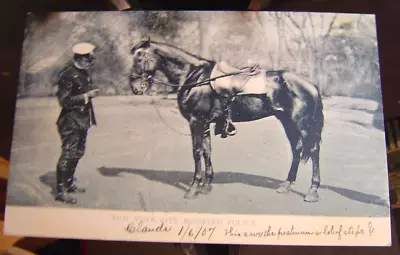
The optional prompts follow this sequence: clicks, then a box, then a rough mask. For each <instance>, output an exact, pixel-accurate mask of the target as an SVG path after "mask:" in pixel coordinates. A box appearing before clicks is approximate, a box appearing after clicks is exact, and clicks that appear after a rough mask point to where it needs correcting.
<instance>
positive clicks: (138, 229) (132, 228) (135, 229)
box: [125, 221, 172, 234]
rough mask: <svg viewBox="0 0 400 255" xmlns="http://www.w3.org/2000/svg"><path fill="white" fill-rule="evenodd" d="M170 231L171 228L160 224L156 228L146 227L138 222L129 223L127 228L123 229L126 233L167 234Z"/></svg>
mask: <svg viewBox="0 0 400 255" xmlns="http://www.w3.org/2000/svg"><path fill="white" fill-rule="evenodd" d="M171 230H172V227H171V226H169V225H167V224H165V223H164V222H161V223H160V224H158V225H156V226H148V225H145V224H144V223H143V221H140V222H138V223H133V222H132V223H129V224H128V226H127V227H126V228H125V231H127V232H128V233H131V234H132V233H168V232H170V231H171Z"/></svg>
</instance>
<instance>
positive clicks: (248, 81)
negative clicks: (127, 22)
mask: <svg viewBox="0 0 400 255" xmlns="http://www.w3.org/2000/svg"><path fill="white" fill-rule="evenodd" d="M131 54H132V55H133V66H132V74H131V79H132V80H131V88H132V90H133V93H134V94H145V93H146V91H148V89H149V88H150V87H151V86H152V84H153V83H154V82H157V80H156V79H155V78H154V74H155V72H156V71H159V72H162V73H163V74H164V75H165V76H166V77H167V79H168V82H162V81H158V82H160V83H162V84H165V85H170V86H175V87H177V100H178V105H179V110H180V112H181V114H182V115H183V117H184V118H185V119H186V120H187V121H188V122H189V125H190V131H191V137H192V145H193V148H192V149H193V158H194V163H195V171H194V176H193V181H192V184H191V186H190V188H189V189H188V191H187V192H186V194H185V198H195V197H196V196H197V195H198V194H199V193H205V194H207V193H208V192H210V191H211V183H212V180H213V176H214V171H213V166H212V162H211V138H210V124H211V123H216V126H217V125H218V124H219V123H220V122H221V118H223V117H222V116H223V109H222V108H221V105H223V103H222V102H223V100H225V98H226V95H227V94H231V96H232V97H233V98H234V100H233V101H232V102H231V118H232V121H233V122H248V121H254V120H259V119H263V118H267V117H270V116H275V117H276V118H277V119H278V120H280V122H281V123H282V126H283V128H284V130H285V133H286V135H287V138H288V140H289V142H290V145H291V150H292V155H293V157H292V162H291V166H290V170H289V174H288V177H287V180H286V181H285V182H283V183H282V184H281V185H280V187H279V188H278V190H277V191H278V192H279V193H286V192H290V191H291V185H292V184H293V183H294V181H295V180H296V175H297V171H298V166H299V163H300V162H301V161H303V162H304V163H305V162H307V161H308V160H309V159H310V158H311V160H312V178H311V187H310V189H309V190H308V193H307V194H306V196H305V197H304V200H305V201H308V202H316V201H318V198H319V196H318V188H319V186H320V167H319V154H320V143H321V132H322V129H323V124H324V116H323V105H322V100H321V95H320V92H319V90H318V88H317V87H316V86H315V85H314V84H311V83H310V82H309V81H307V80H306V79H304V78H303V77H301V76H299V75H297V74H295V73H293V72H290V71H287V70H282V71H267V70H263V69H260V68H257V67H254V68H247V69H246V68H244V69H237V68H234V67H230V66H228V65H227V64H221V63H216V62H214V61H210V60H206V59H203V58H200V57H197V56H195V55H192V54H190V53H187V52H185V51H183V50H181V49H179V48H176V47H174V46H171V45H168V44H166V43H160V42H154V41H151V40H150V38H149V39H147V40H142V41H141V42H140V43H138V44H136V45H135V46H134V47H133V48H132V49H131ZM250 69H252V70H250ZM246 70H247V71H246ZM254 70H258V72H256V73H254ZM135 79H141V82H140V84H138V83H134V82H133V80H135ZM219 81H221V82H219ZM224 81H225V82H224ZM246 86H247V87H246ZM224 91H225V92H224ZM226 91H227V92H226ZM273 100H275V102H276V103H277V104H278V105H280V107H281V110H280V111H278V110H275V109H274V108H273V107H272V105H273ZM202 159H204V162H205V173H204V178H203V177H202V164H201V160H202Z"/></svg>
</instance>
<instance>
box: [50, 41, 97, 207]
mask: <svg viewBox="0 0 400 255" xmlns="http://www.w3.org/2000/svg"><path fill="white" fill-rule="evenodd" d="M94 50H95V46H94V45H93V44H91V43H79V44H77V45H75V46H74V47H73V48H72V52H73V53H74V56H73V60H72V64H71V65H70V66H68V67H67V68H66V69H65V70H64V71H62V72H61V74H60V76H59V79H58V93H57V97H58V101H59V103H60V106H61V108H62V109H61V113H60V115H59V118H58V120H57V127H58V133H59V135H60V137H61V142H62V146H61V148H62V152H61V156H60V158H59V160H58V163H57V172H56V175H57V195H56V198H55V199H56V200H57V201H61V202H63V203H69V204H75V203H76V199H75V198H73V197H71V195H70V193H74V192H80V193H83V192H85V189H84V188H81V187H78V186H77V185H76V183H75V180H76V179H75V178H74V174H75V170H76V167H77V165H78V162H79V160H80V159H81V158H82V156H83V155H84V153H85V147H86V136H87V132H88V130H89V128H90V127H91V126H92V125H96V119H95V115H94V110H93V104H92V98H94V97H96V96H97V94H98V91H99V90H97V89H92V88H91V84H92V79H91V76H90V73H89V69H90V67H91V66H92V65H93V64H94V60H95V55H94Z"/></svg>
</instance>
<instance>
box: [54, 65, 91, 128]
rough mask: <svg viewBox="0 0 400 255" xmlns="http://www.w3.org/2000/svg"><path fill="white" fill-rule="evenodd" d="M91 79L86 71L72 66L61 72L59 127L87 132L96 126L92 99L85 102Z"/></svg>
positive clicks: (59, 80)
mask: <svg viewBox="0 0 400 255" xmlns="http://www.w3.org/2000/svg"><path fill="white" fill-rule="evenodd" d="M91 83H92V81H91V77H90V75H89V73H88V72H87V71H86V70H81V69H79V68H77V67H75V65H71V66H69V67H68V68H66V69H65V70H64V71H63V72H61V74H60V76H59V79H58V93H57V96H58V101H59V103H60V105H61V107H62V110H61V113H60V115H59V117H58V120H57V125H58V126H74V127H76V128H79V129H84V130H87V129H89V127H90V126H91V125H96V119H95V116H94V110H93V104H92V102H91V99H90V98H88V100H87V101H85V96H84V94H85V93H87V92H89V91H90V90H91V89H92V88H91Z"/></svg>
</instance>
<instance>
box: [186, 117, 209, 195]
mask: <svg viewBox="0 0 400 255" xmlns="http://www.w3.org/2000/svg"><path fill="white" fill-rule="evenodd" d="M204 129H205V122H204V121H201V120H198V119H196V118H192V119H191V120H190V131H191V134H192V149H193V159H194V176H193V181H192V184H191V185H190V187H189V190H188V191H187V192H186V194H185V198H188V199H193V198H196V197H197V195H198V193H199V190H198V188H199V185H200V183H201V180H202V178H201V172H202V171H201V160H202V157H203V153H204V149H203V141H204Z"/></svg>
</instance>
